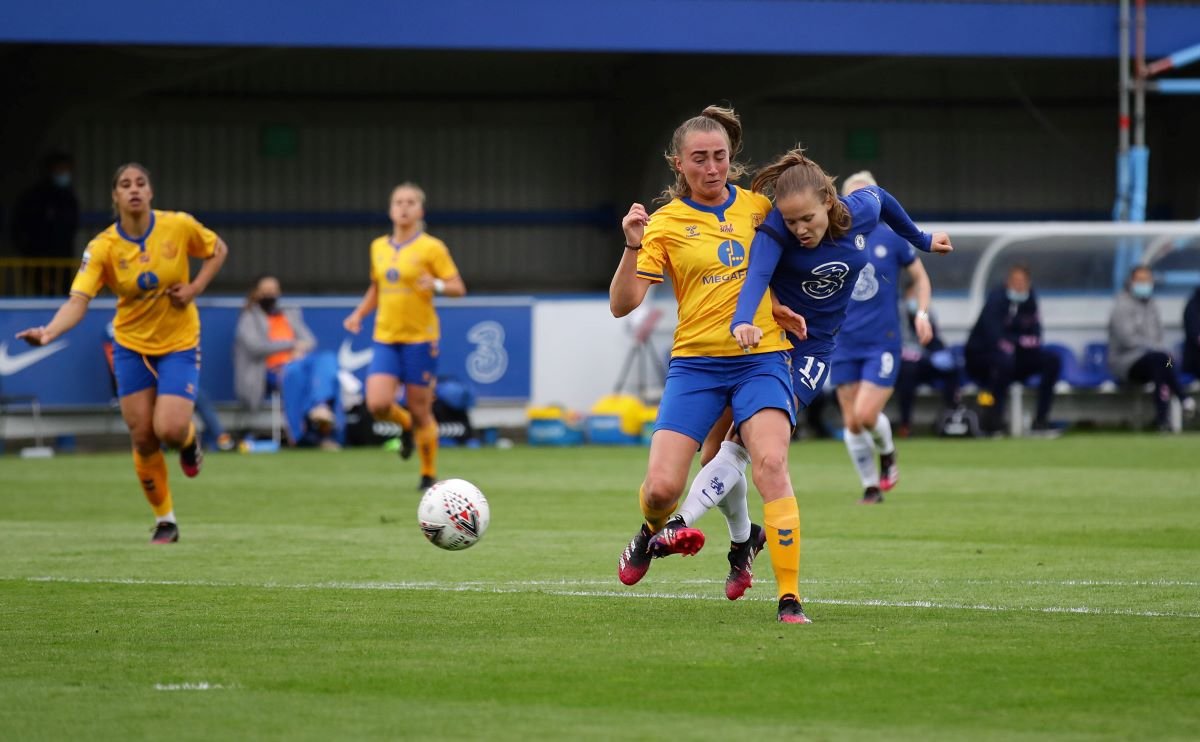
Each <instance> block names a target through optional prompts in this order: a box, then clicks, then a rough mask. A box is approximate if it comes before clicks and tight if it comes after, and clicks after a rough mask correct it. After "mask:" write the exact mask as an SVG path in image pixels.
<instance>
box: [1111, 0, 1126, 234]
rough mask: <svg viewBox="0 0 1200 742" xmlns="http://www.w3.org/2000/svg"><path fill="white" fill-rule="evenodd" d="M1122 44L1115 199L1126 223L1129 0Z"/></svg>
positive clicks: (1117, 218) (1123, 3)
mask: <svg viewBox="0 0 1200 742" xmlns="http://www.w3.org/2000/svg"><path fill="white" fill-rule="evenodd" d="M1118 47H1119V48H1120V56H1119V57H1118V60H1119V61H1118V67H1117V74H1118V77H1119V80H1120V82H1119V83H1118V85H1117V109H1118V115H1117V198H1116V200H1115V201H1114V202H1113V221H1118V222H1123V221H1125V220H1126V219H1128V218H1129V0H1121V26H1120V31H1119V37H1118Z"/></svg>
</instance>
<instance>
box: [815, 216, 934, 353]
mask: <svg viewBox="0 0 1200 742" xmlns="http://www.w3.org/2000/svg"><path fill="white" fill-rule="evenodd" d="M866 253H867V260H868V262H867V265H866V266H865V267H864V268H863V269H862V273H859V274H858V280H857V281H856V282H855V283H854V291H853V292H851V294H850V304H849V305H848V306H847V307H846V321H845V322H843V323H842V331H841V332H840V333H839V334H838V339H837V353H836V355H835V359H836V358H850V357H854V356H855V355H856V354H857V355H863V354H867V355H869V354H871V353H873V352H874V351H876V350H878V349H880V348H899V347H900V344H901V331H900V297H899V291H898V289H899V287H900V272H901V270H903V269H904V268H907V267H908V266H910V265H912V264H913V261H914V260H916V259H917V253H916V250H914V249H913V246H912V245H910V244H909V243H908V242H907V241H905V240H904V239H903V238H902V237H900V235H898V234H896V233H895V232H893V231H892V230H891V229H889V228H888V227H887V225H884V224H880V225H879V226H878V227H876V228H875V230H874V231H873V232H871V234H869V235H867V249H866Z"/></svg>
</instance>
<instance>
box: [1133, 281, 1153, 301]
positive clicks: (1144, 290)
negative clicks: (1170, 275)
mask: <svg viewBox="0 0 1200 742" xmlns="http://www.w3.org/2000/svg"><path fill="white" fill-rule="evenodd" d="M1129 293H1131V294H1133V295H1134V296H1136V297H1137V298H1139V299H1149V298H1150V297H1151V296H1154V284H1152V283H1146V282H1145V281H1138V282H1137V283H1132V284H1130V285H1129Z"/></svg>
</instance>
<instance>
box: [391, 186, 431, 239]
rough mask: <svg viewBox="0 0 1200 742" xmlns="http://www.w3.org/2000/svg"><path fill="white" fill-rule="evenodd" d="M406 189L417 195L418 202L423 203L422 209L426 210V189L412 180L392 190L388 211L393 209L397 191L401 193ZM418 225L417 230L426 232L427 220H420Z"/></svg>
mask: <svg viewBox="0 0 1200 742" xmlns="http://www.w3.org/2000/svg"><path fill="white" fill-rule="evenodd" d="M404 188H407V189H408V190H410V191H412V192H413V193H415V194H417V200H418V201H420V202H421V209H422V210H424V209H425V189H423V188H421V186H419V185H417V184H416V183H414V182H412V181H411V180H406V181H404V182H403V183H401V184H400V185H398V186H396V187H395V188H393V189H392V195H391V196H389V197H388V209H391V208H392V199H394V198H395V197H396V191H399V190H401V189H404ZM417 225H418V227H417V228H418V229H419V230H420V231H422V232H424V231H425V220H424V219H420V220H418V221H417Z"/></svg>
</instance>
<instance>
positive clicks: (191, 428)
mask: <svg viewBox="0 0 1200 742" xmlns="http://www.w3.org/2000/svg"><path fill="white" fill-rule="evenodd" d="M195 442H196V423H194V422H190V423H188V432H187V436H186V437H185V438H184V440H183V445H182V446H180V448H187V447H188V446H190V445H192V444H193V443H195Z"/></svg>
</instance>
